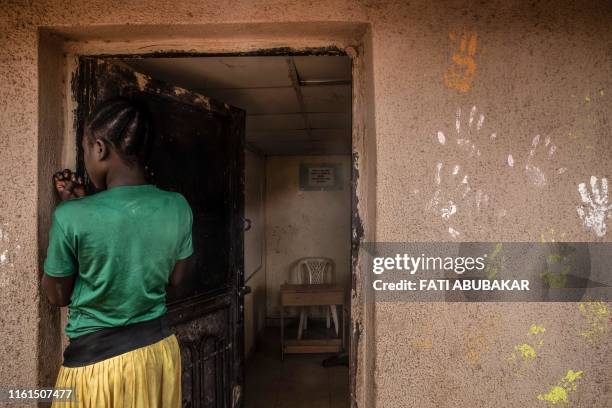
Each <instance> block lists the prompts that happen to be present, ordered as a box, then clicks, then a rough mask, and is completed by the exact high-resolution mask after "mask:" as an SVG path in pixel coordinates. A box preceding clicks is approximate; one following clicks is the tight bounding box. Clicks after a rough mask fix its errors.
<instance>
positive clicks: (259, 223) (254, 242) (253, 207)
mask: <svg viewBox="0 0 612 408" xmlns="http://www.w3.org/2000/svg"><path fill="white" fill-rule="evenodd" d="M265 172H266V168H265V158H264V157H263V156H261V155H258V154H255V153H252V152H249V151H247V152H246V153H245V177H244V184H245V197H244V206H245V211H244V212H245V217H246V218H248V219H250V220H251V229H249V230H248V231H246V232H245V239H244V241H245V242H244V246H245V251H244V252H245V253H244V263H245V274H247V275H248V277H247V278H246V282H245V285H247V286H249V287H250V288H251V293H250V294H248V295H246V296H245V297H244V351H245V354H246V355H247V356H249V355H250V354H251V353H252V352H253V350H254V348H255V345H256V341H257V338H258V336H259V334H260V333H261V331H262V330H263V328H264V327H265V320H266V269H265V261H264V260H265V258H264V256H265V251H264V248H265V246H264V243H265V241H264V239H265V237H264V200H263V198H264V197H263V191H264V184H265Z"/></svg>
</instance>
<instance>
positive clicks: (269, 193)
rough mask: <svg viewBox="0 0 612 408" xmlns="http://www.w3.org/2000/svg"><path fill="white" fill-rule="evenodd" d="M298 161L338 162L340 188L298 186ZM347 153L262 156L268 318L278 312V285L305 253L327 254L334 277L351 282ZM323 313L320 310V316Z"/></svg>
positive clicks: (312, 162)
mask: <svg viewBox="0 0 612 408" xmlns="http://www.w3.org/2000/svg"><path fill="white" fill-rule="evenodd" d="M300 163H306V164H317V163H332V164H340V165H341V167H342V190H329V191H302V190H300V183H299V181H300ZM350 200H351V190H350V157H348V156H268V157H267V158H266V199H265V201H266V227H265V230H266V257H265V258H266V295H267V299H266V302H267V317H274V318H279V317H280V308H279V304H280V295H279V288H280V285H281V284H282V283H284V282H287V281H289V279H290V278H289V276H290V274H292V273H295V271H296V261H297V260H298V259H300V258H305V257H324V258H331V259H333V261H334V264H335V274H336V282H338V283H340V284H344V285H348V282H349V281H350V279H349V276H350V270H349V263H350V257H351V254H350V236H351V235H350V234H351V218H350V208H351V207H350V205H351V201H350ZM321 316H324V315H321Z"/></svg>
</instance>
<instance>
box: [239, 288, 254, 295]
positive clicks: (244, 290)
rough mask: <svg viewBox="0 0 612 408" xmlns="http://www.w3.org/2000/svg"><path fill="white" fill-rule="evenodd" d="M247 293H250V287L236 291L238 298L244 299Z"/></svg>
mask: <svg viewBox="0 0 612 408" xmlns="http://www.w3.org/2000/svg"><path fill="white" fill-rule="evenodd" d="M249 293H251V287H250V286H243V287H241V288H240V289H238V296H240V297H244V296H246V295H248V294H249Z"/></svg>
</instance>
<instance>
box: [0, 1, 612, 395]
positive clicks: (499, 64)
mask: <svg viewBox="0 0 612 408" xmlns="http://www.w3.org/2000/svg"><path fill="white" fill-rule="evenodd" d="M611 20H612V7H611V6H610V3H609V1H606V0H597V1H575V2H574V1H552V0H551V1H536V2H531V3H525V2H522V1H518V0H515V1H505V2H501V1H494V2H488V3H485V2H471V1H461V0H454V1H451V0H448V1H440V2H435V3H434V2H429V1H425V0H422V1H421V0H417V1H411V2H405V1H336V0H331V1H308V2H302V1H300V2H297V1H296V2H289V1H282V0H259V1H243V2H226V3H223V2H207V1H196V0H186V1H181V2H175V1H168V0H151V1H148V2H142V3H141V4H135V3H125V2H116V1H82V2H65V1H59V0H50V1H38V2H31V3H28V2H19V1H15V2H11V1H8V2H4V3H3V5H2V7H1V8H0V26H1V27H3V30H2V33H1V34H0V78H1V79H2V82H1V83H0V119H1V125H0V174H1V175H2V177H1V178H0V228H1V229H2V237H1V239H0V262H1V263H0V285H1V286H2V287H1V292H0V293H1V294H0V307H1V308H2V310H3V313H2V317H1V318H0V319H1V322H0V323H1V325H2V327H3V329H2V330H3V342H2V345H1V346H0V358H1V359H2V361H1V362H0V370H1V371H0V384H6V385H10V384H15V385H20V386H25V385H34V384H35V383H36V382H37V378H41V380H44V381H46V380H45V379H46V378H48V377H47V376H46V375H42V374H41V372H43V371H45V368H44V367H39V363H38V361H41V362H42V361H45V364H46V370H49V367H51V368H53V367H55V364H56V363H57V361H56V360H57V355H55V356H51V358H52V359H53V361H52V362H48V361H47V360H46V359H47V358H48V357H49V353H48V350H49V349H50V348H51V346H52V344H55V343H53V340H52V341H51V342H50V343H49V342H48V339H47V336H48V334H49V333H50V332H51V329H53V327H54V323H53V320H54V319H57V317H53V315H52V314H50V313H48V311H46V309H45V308H44V306H39V290H38V279H39V272H38V266H39V261H40V257H39V252H38V246H39V245H43V244H44V238H42V237H41V238H40V240H39V237H38V225H39V224H40V225H41V226H42V227H44V226H45V217H47V216H48V212H49V210H50V207H51V203H50V201H51V200H50V197H51V196H50V194H49V191H50V190H49V189H50V186H48V184H47V183H48V180H49V176H50V175H51V174H52V171H53V170H54V166H55V165H57V164H58V163H59V159H58V157H59V156H58V152H57V149H58V147H57V145H56V144H55V143H54V141H57V142H58V143H59V141H58V140H56V139H57V138H54V137H53V135H49V134H48V132H46V125H48V124H49V123H48V122H43V121H40V118H41V115H43V111H45V112H47V116H46V117H47V119H46V120H47V121H48V116H49V113H48V112H49V110H47V108H50V109H51V112H53V110H52V108H54V105H52V104H51V105H49V103H48V102H49V100H46V101H45V103H39V96H41V97H42V96H44V94H45V84H46V81H52V80H53V78H55V77H56V76H55V75H54V74H53V73H48V72H47V71H46V70H45V64H46V63H47V61H49V60H51V59H53V58H55V57H54V56H49V55H47V56H45V53H44V52H42V51H41V53H40V54H39V49H38V45H39V44H38V30H39V29H40V28H41V27H65V28H62V30H64V32H67V33H70V32H74V33H79V35H80V37H79V36H78V35H76V34H75V37H74V38H84V37H87V35H88V34H91V36H92V37H96V36H104V35H111V34H112V35H113V36H114V38H115V39H118V40H120V39H121V38H120V37H121V36H124V37H125V38H123V39H128V38H129V37H130V36H131V35H132V34H134V33H137V32H140V31H139V30H140V27H141V26H140V25H143V24H144V25H156V24H160V25H163V26H164V27H165V28H164V29H154V30H150V31H149V32H157V33H167V32H170V33H172V32H178V33H179V34H180V33H184V32H186V31H185V30H188V29H187V28H188V27H189V25H191V24H199V25H202V26H199V27H200V28H197V29H193V30H192V31H191V32H190V35H191V36H192V37H197V35H198V33H200V32H206V31H205V26H204V25H205V24H208V23H223V22H227V23H254V22H258V23H270V24H273V23H277V22H285V23H294V22H305V21H306V22H318V23H319V25H318V26H317V27H321V25H320V24H321V22H330V24H331V23H332V22H333V24H331V25H330V27H332V28H333V27H335V26H334V24H336V23H335V22H366V23H370V24H371V34H372V39H371V41H372V42H371V49H372V52H373V56H372V63H373V67H371V68H373V72H370V73H369V74H371V75H372V78H373V83H372V85H373V86H374V102H375V104H374V109H375V112H376V115H375V123H374V128H375V132H376V146H375V151H376V157H375V158H367V160H372V161H375V163H376V172H377V173H376V180H375V183H376V186H377V188H376V208H375V214H376V237H375V238H376V239H377V240H378V241H404V240H411V241H420V240H453V239H455V240H462V239H463V240H469V239H477V240H486V239H494V240H508V241H509V240H540V239H542V237H543V234H544V239H567V240H585V241H590V240H604V241H609V240H610V233H609V232H608V231H607V230H605V229H604V227H603V224H602V221H605V220H606V216H607V212H606V211H604V207H605V205H604V204H603V203H602V201H600V203H599V204H597V203H595V207H596V210H597V208H599V210H597V211H599V212H598V213H592V212H589V211H590V209H589V208H588V207H587V208H586V212H585V213H584V216H583V217H582V219H581V218H580V216H579V213H578V211H577V207H579V206H580V205H581V204H582V202H581V195H580V194H579V191H578V186H579V185H580V183H586V185H585V190H584V191H586V193H587V195H586V196H585V198H586V199H587V201H588V200H589V196H588V194H590V193H592V188H591V185H590V183H589V182H590V180H591V179H593V177H595V178H596V179H593V181H594V182H595V183H594V184H595V187H597V186H599V187H600V191H603V188H602V187H601V184H600V183H601V180H602V179H603V178H609V177H610V175H611V173H612V171H611V170H612V164H611V161H610V160H609V157H610V153H611V152H612V146H611V143H612V141H611V139H610V126H611V123H612V118H611V110H612V104H611V96H612V83H611V78H612V75H611V74H612V72H611V71H612V47H611V44H612V30H610V21H611ZM175 24H180V25H181V26H180V28H177V27H175V26H174V25H175ZM338 24H340V23H338ZM88 26H92V27H91V28H89V29H88V28H87V27H88ZM106 26H113V27H111V28H108V27H106ZM83 27H85V29H84V28H83ZM168 27H170V28H168ZM186 27H187V28H186ZM243 27H244V28H243V29H242V30H243V31H241V33H240V34H241V35H243V36H244V37H245V38H249V35H250V31H249V30H250V26H249V25H246V24H245V25H243ZM285 27H287V26H285ZM330 29H331V28H330ZM283 30H285V28H283V27H280V26H279V29H278V35H279V36H282V34H283ZM306 31H307V30H306ZM208 33H210V32H208ZM84 34H85V35H84ZM158 39H159V37H158ZM282 42H283V41H282V40H279V44H282ZM39 68H40V70H39ZM39 72H40V74H39ZM472 112H473V113H472ZM481 115H482V116H481ZM481 118H482V119H481ZM368 126H369V125H368ZM536 135H540V137H539V138H537V137H536ZM553 147H554V148H553ZM532 151H533V153H532ZM457 166H459V167H457ZM438 169H439V171H438ZM453 173H455V174H453ZM465 176H468V180H469V183H470V187H471V190H470V191H471V193H470V194H469V195H467V196H465V197H463V196H456V194H455V193H456V191H457V190H456V185H457V184H458V183H460V182H461V181H463V180H464V179H465ZM438 191H439V193H436V192H438ZM478 191H480V193H478ZM436 194H437V195H436ZM485 196H486V197H487V199H486V200H484V201H483V197H485ZM592 196H593V195H591V197H592ZM434 197H438V198H440V201H439V203H436V201H435V200H433V203H432V199H434ZM478 197H480V198H478ZM449 201H453V203H454V204H455V206H456V208H457V211H456V212H455V213H453V214H452V215H451V216H450V217H442V216H441V215H442V211H443V210H444V208H443V206H442V204H440V203H445V202H446V203H448V202H449ZM373 213H374V212H373ZM593 215H596V216H593ZM41 235H44V234H41ZM603 307H604V308H606V309H605V310H609V305H603ZM589 310H590V309H589V307H585V308H583V311H582V312H581V310H580V307H579V305H578V304H574V303H568V304H504V305H495V304H485V305H478V304H465V305H460V306H457V305H453V306H452V307H450V306H448V305H443V304H415V303H411V304H404V305H401V304H382V303H381V304H376V307H375V321H376V348H375V349H374V350H368V354H369V355H370V356H371V355H372V354H374V355H375V362H376V370H375V374H374V375H375V379H376V383H375V388H376V398H375V399H376V405H377V406H380V407H410V406H418V407H451V406H460V407H472V406H479V407H489V406H499V407H516V406H528V407H532V406H534V407H537V406H545V405H546V402H545V401H541V400H538V398H537V397H538V395H542V396H546V393H548V391H549V390H550V389H551V387H554V386H557V387H560V386H559V384H561V385H563V386H562V387H560V388H562V389H556V393H557V394H555V395H557V396H558V397H559V398H561V397H563V393H564V392H565V393H566V397H567V399H568V401H569V402H571V403H572V406H576V407H604V406H612V385H611V383H612V378H611V374H610V369H609V367H610V366H611V361H610V355H612V340H611V338H610V335H611V334H610V331H611V330H610V321H609V317H607V320H603V321H601V323H600V324H601V327H602V328H603V329H602V330H596V331H594V332H593V333H594V335H593V336H591V337H588V338H587V337H585V336H582V335H581V333H584V332H588V331H589V330H591V329H589V325H591V324H592V322H593V321H597V319H595V320H594V318H592V317H591V318H590V317H589V313H590V312H589ZM605 310H604V311H602V312H601V315H602V316H605ZM594 313H595V315H597V313H600V312H598V311H597V309H595V312H594ZM607 313H608V315H607V316H609V311H608V312H607ZM39 318H40V319H42V321H41V322H39ZM534 325H535V326H536V329H535V330H534V331H535V332H536V334H533V333H532V330H531V329H532V327H533V326H534ZM540 327H543V328H545V331H544V332H543V331H541V330H540ZM39 328H40V331H39ZM39 333H40V334H39ZM530 333H531V334H530ZM533 336H541V337H542V338H540V337H537V339H538V340H537V342H536V343H537V345H539V344H540V343H539V342H540V340H542V343H541V346H539V348H537V350H536V351H537V356H536V357H534V358H531V357H527V358H526V359H525V358H523V355H518V356H516V349H515V346H518V345H521V344H528V343H529V341H534V340H533V338H534V337H533ZM42 337H44V338H42ZM513 354H514V355H515V357H514V359H512V356H513ZM523 360H524V361H523ZM43 366H44V364H43ZM570 370H572V371H570ZM577 372H582V373H581V374H580V375H578V374H576V373H577ZM364 375H371V373H365V374H364ZM564 378H565V380H563V379H564ZM564 381H565V382H564ZM551 395H552V396H551ZM555 395H553V394H550V395H549V396H550V397H551V398H553V397H554V396H555Z"/></svg>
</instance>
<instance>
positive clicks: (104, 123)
mask: <svg viewBox="0 0 612 408" xmlns="http://www.w3.org/2000/svg"><path fill="white" fill-rule="evenodd" d="M87 127H88V130H89V137H90V139H92V140H95V139H101V140H103V141H104V142H105V143H107V144H109V145H110V146H112V147H113V148H114V149H115V151H116V152H117V154H118V155H119V157H121V159H122V160H123V161H124V162H125V163H127V164H128V165H134V164H136V163H138V164H144V163H145V161H146V159H147V158H148V155H149V153H150V149H151V144H152V143H151V139H152V137H151V125H150V118H149V114H148V112H147V110H146V108H145V107H144V106H141V105H140V104H138V103H136V102H135V101H133V100H131V99H128V98H123V97H119V98H113V99H110V100H107V101H104V102H102V103H101V104H99V105H98V106H96V108H95V109H94V111H93V112H92V113H91V115H90V116H89V118H88V120H87ZM90 141H91V140H90Z"/></svg>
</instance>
